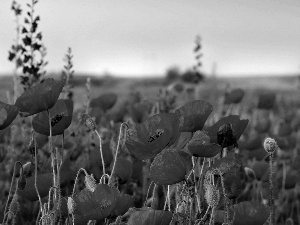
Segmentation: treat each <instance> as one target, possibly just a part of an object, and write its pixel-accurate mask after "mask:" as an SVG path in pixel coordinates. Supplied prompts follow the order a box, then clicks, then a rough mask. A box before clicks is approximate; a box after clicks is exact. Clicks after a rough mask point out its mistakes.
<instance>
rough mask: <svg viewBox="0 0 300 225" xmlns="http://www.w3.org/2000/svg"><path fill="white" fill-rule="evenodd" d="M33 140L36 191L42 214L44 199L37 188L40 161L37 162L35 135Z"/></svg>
mask: <svg viewBox="0 0 300 225" xmlns="http://www.w3.org/2000/svg"><path fill="white" fill-rule="evenodd" d="M33 138H34V188H35V191H36V194H37V196H38V198H39V203H40V207H39V208H40V210H39V211H40V212H42V207H43V205H42V199H41V196H40V193H39V190H38V187H37V164H38V160H37V146H36V140H35V135H34V134H33Z"/></svg>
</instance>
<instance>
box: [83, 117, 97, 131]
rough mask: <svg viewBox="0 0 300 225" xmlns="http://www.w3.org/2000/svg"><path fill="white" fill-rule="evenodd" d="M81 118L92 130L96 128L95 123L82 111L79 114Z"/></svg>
mask: <svg viewBox="0 0 300 225" xmlns="http://www.w3.org/2000/svg"><path fill="white" fill-rule="evenodd" d="M81 118H82V120H83V121H84V122H85V125H86V126H87V127H88V128H89V129H91V130H92V131H95V130H96V123H95V121H94V120H93V119H92V118H91V117H90V116H89V115H88V114H86V113H83V114H82V116H81Z"/></svg>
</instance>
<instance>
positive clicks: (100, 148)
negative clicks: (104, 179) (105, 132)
mask: <svg viewBox="0 0 300 225" xmlns="http://www.w3.org/2000/svg"><path fill="white" fill-rule="evenodd" d="M95 133H96V134H97V136H98V138H99V150H100V155H101V161H102V170H103V175H104V174H106V173H105V163H104V158H103V151H102V140H101V136H100V134H99V132H98V131H97V130H95Z"/></svg>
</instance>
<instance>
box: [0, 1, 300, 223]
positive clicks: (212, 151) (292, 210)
mask: <svg viewBox="0 0 300 225" xmlns="http://www.w3.org/2000/svg"><path fill="white" fill-rule="evenodd" d="M37 3H38V1H37V0H33V1H32V2H31V3H30V4H27V14H26V15H25V17H24V25H20V24H17V32H20V33H19V36H18V37H19V40H16V43H14V44H13V45H12V48H11V50H10V51H9V57H8V59H9V60H10V61H11V62H13V65H14V66H15V70H14V74H13V79H9V82H7V83H6V84H5V85H3V84H4V82H1V84H0V85H2V86H1V88H2V89H1V96H0V97H1V98H0V100H1V101H0V171H1V172H0V224H2V225H6V224H17V225H18V224H22V225H29V224H41V225H52V224H53V225H54V224H55V225H56V224H60V225H63V224H65V225H72V224H76V225H86V224H89V225H92V224H103V225H125V224H128V225H201V224H203V225H204V224H206V225H213V224H215V225H227V224H231V225H264V224H265V225H268V224H270V225H275V224H277V225H293V224H300V185H299V184H300V156H299V152H300V151H299V147H300V145H299V144H300V143H299V141H298V137H299V129H300V110H299V109H300V101H299V90H297V88H296V87H294V86H292V85H291V84H292V83H294V78H291V79H293V81H292V82H290V81H289V82H287V81H286V80H284V79H283V80H280V79H278V80H277V81H278V86H274V85H272V84H274V82H275V79H274V78H265V83H260V85H261V86H260V88H257V86H255V87H250V88H249V84H250V83H251V82H249V81H250V80H249V79H248V78H247V79H248V80H246V81H245V80H241V81H239V82H237V80H234V79H221V78H207V79H203V80H201V81H199V80H198V79H199V76H196V79H195V77H192V78H189V79H192V80H193V81H195V80H197V82H189V81H188V79H187V80H184V79H181V78H180V77H179V78H176V79H173V80H172V82H171V81H170V80H168V79H167V78H157V79H156V78H152V79H128V80H126V79H121V78H120V79H119V78H114V77H110V76H107V77H104V78H103V79H97V78H95V77H92V78H91V77H79V76H77V75H76V73H75V71H74V69H73V54H72V49H71V48H69V49H68V50H67V53H66V55H65V60H64V62H65V66H64V68H63V73H62V76H54V78H53V77H51V76H49V75H47V72H46V70H45V67H46V65H47V62H46V61H45V59H44V56H45V48H44V47H43V43H42V33H41V32H39V30H38V24H39V20H40V17H39V16H38V15H35V14H34V13H35V11H34V10H33V9H34V7H35V4H37ZM12 10H13V12H14V13H15V16H16V17H20V16H21V13H22V10H21V8H20V5H18V4H17V2H16V1H13V4H12ZM18 27H19V28H18ZM21 28H22V29H21ZM199 49H201V47H200V48H198V50H199ZM198 50H197V51H198ZM37 55H39V56H40V57H36V56H37ZM75 57H76V56H75ZM196 69H197V68H196ZM20 71H22V72H21V75H20ZM191 74H192V75H191ZM195 74H196V75H197V73H196V72H195ZM189 76H193V73H189ZM1 79H2V81H3V79H4V78H0V80H1ZM295 79H296V78H295ZM259 82H260V81H257V82H256V83H255V82H254V83H255V84H258V83H259ZM272 82H273V83H272ZM245 83H247V85H245ZM226 84H229V85H228V86H226ZM270 84H271V85H270ZM270 87H271V88H270ZM3 90H5V91H3ZM2 93H3V95H2ZM4 93H5V94H4Z"/></svg>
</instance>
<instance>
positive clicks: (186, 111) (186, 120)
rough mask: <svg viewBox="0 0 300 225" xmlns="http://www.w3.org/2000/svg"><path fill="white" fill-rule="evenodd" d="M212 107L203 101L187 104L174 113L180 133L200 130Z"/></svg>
mask: <svg viewBox="0 0 300 225" xmlns="http://www.w3.org/2000/svg"><path fill="white" fill-rule="evenodd" d="M212 110H213V108H212V105H211V104H210V103H209V102H207V101H204V100H196V101H193V102H189V103H187V104H185V105H184V106H182V107H180V108H179V109H177V110H176V111H175V114H176V115H177V117H178V118H179V130H180V132H195V131H197V130H201V129H202V128H203V126H204V123H205V122H206V120H207V118H208V116H209V115H210V113H211V112H212Z"/></svg>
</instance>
